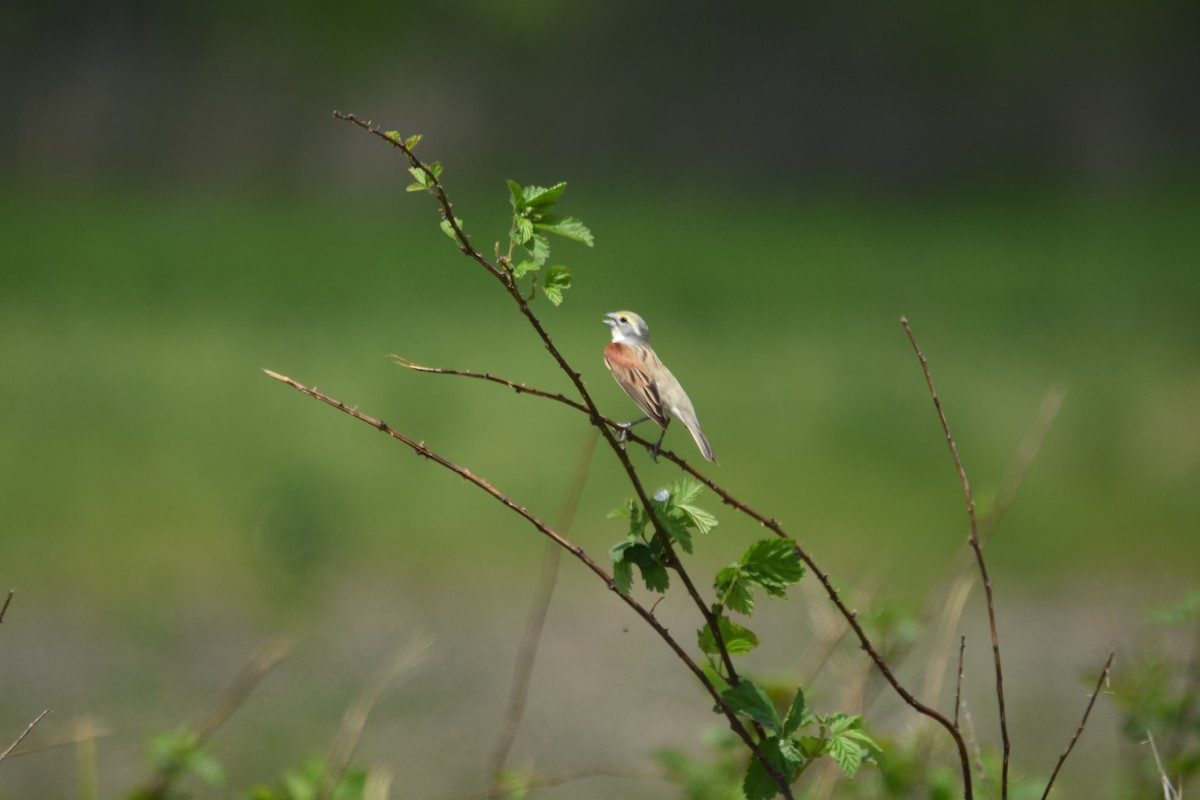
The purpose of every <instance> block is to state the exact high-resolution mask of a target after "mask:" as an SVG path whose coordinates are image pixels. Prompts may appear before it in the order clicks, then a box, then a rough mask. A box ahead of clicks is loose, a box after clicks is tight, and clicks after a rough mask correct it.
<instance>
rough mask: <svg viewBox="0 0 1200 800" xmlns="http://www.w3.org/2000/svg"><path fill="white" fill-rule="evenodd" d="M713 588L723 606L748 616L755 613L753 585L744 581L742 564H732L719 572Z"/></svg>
mask: <svg viewBox="0 0 1200 800" xmlns="http://www.w3.org/2000/svg"><path fill="white" fill-rule="evenodd" d="M713 588H714V589H716V590H717V598H718V599H719V602H720V603H721V604H722V605H725V606H728V607H729V608H732V609H733V610H734V611H737V612H738V613H740V614H745V615H746V616H750V615H751V614H752V613H754V592H753V590H752V588H751V584H750V583H749V582H748V581H746V580H743V578H742V568H741V565H740V564H731V565H730V566H728V567H725V568H723V569H722V570H721V571H720V572H718V573H717V578H716V580H715V581H713Z"/></svg>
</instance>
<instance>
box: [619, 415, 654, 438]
mask: <svg viewBox="0 0 1200 800" xmlns="http://www.w3.org/2000/svg"><path fill="white" fill-rule="evenodd" d="M648 419H650V418H649V417H642V418H641V419H635V420H634V421H633V422H626V423H623V424H621V425H618V426H617V429H618V430H620V431H621V432H620V433H618V434H617V441H618V442H620V443H621V444H625V440H626V439H628V438H629V429H630V428H632V427H633V426H634V425H637V424H638V423H639V422H645V421H646V420H648Z"/></svg>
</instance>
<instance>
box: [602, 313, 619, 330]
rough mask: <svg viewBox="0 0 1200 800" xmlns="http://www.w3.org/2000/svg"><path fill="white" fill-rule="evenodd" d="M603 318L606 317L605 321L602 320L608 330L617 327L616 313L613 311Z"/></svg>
mask: <svg viewBox="0 0 1200 800" xmlns="http://www.w3.org/2000/svg"><path fill="white" fill-rule="evenodd" d="M604 316H605V317H607V319H606V320H604V324H605V325H607V326H608V327H610V328H615V327H617V312H615V311H614V312H612V313H611V314H605V315H604Z"/></svg>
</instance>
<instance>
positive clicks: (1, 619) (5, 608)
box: [0, 589, 17, 622]
mask: <svg viewBox="0 0 1200 800" xmlns="http://www.w3.org/2000/svg"><path fill="white" fill-rule="evenodd" d="M16 593H17V590H16V589H9V590H8V595H7V596H6V597H5V598H4V605H3V606H0V622H4V612H6V611H8V604H9V603H11V602H12V598H13V595H14V594H16Z"/></svg>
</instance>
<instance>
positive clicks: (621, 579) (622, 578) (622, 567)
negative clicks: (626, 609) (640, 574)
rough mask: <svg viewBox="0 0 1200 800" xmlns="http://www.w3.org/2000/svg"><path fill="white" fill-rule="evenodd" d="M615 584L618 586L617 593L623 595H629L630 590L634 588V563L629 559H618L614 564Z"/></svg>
mask: <svg viewBox="0 0 1200 800" xmlns="http://www.w3.org/2000/svg"><path fill="white" fill-rule="evenodd" d="M613 585H614V586H616V587H617V593H618V594H620V595H621V596H622V597H628V596H629V590H630V589H632V588H633V565H632V564H630V563H629V562H628V561H618V562H616V563H615V564H613Z"/></svg>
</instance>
